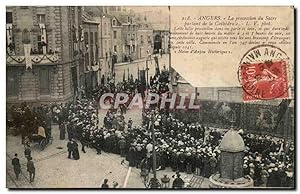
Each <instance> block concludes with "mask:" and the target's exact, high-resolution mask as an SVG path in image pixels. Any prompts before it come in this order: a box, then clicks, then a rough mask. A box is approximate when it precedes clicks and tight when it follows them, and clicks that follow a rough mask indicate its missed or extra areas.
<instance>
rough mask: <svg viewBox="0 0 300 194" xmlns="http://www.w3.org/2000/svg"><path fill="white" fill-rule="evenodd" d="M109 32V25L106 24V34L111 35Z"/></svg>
mask: <svg viewBox="0 0 300 194" xmlns="http://www.w3.org/2000/svg"><path fill="white" fill-rule="evenodd" d="M108 30H109V23H106V34H107V35H109V34H110V33H109V31H108Z"/></svg>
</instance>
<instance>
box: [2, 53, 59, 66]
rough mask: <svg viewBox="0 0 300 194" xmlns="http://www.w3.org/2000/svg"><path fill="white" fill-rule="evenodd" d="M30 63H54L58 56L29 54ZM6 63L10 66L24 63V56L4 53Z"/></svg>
mask: <svg viewBox="0 0 300 194" xmlns="http://www.w3.org/2000/svg"><path fill="white" fill-rule="evenodd" d="M30 58H31V62H32V65H55V64H56V63H57V62H58V60H59V56H58V55H57V54H31V55H30ZM6 64H7V65H11V66H18V65H25V56H20V55H18V56H17V55H11V54H8V53H7V54H6Z"/></svg>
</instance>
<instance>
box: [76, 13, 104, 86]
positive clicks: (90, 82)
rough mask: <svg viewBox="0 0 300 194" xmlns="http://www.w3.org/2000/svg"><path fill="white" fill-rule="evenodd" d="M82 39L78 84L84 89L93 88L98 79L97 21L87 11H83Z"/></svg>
mask: <svg viewBox="0 0 300 194" xmlns="http://www.w3.org/2000/svg"><path fill="white" fill-rule="evenodd" d="M82 17H83V24H82V27H83V40H84V49H83V55H84V60H83V61H84V65H83V66H84V69H83V71H80V85H81V87H83V88H85V89H86V91H91V90H92V89H94V88H95V87H96V86H97V85H98V83H99V81H100V78H99V73H98V72H99V65H100V57H99V50H100V49H99V38H98V37H99V35H98V26H99V23H98V22H97V21H95V20H94V19H93V18H92V16H90V15H89V14H88V13H86V12H83V14H82Z"/></svg>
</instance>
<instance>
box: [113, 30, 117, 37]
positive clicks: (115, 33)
mask: <svg viewBox="0 0 300 194" xmlns="http://www.w3.org/2000/svg"><path fill="white" fill-rule="evenodd" d="M114 38H117V31H115V30H114Z"/></svg>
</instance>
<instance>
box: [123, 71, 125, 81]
mask: <svg viewBox="0 0 300 194" xmlns="http://www.w3.org/2000/svg"><path fill="white" fill-rule="evenodd" d="M123 82H125V69H124V73H123Z"/></svg>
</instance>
